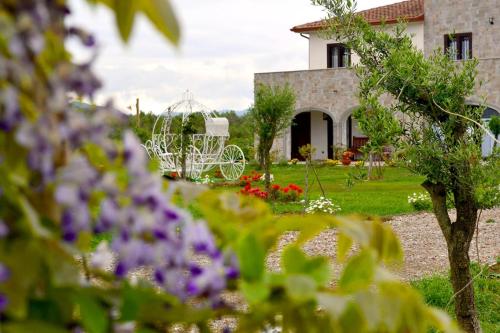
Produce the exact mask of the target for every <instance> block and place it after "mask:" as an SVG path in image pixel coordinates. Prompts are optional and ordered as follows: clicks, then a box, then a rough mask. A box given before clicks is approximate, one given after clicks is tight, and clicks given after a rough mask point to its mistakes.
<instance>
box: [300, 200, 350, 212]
mask: <svg viewBox="0 0 500 333" xmlns="http://www.w3.org/2000/svg"><path fill="white" fill-rule="evenodd" d="M341 210H342V208H340V206H339V205H336V204H334V203H333V201H332V200H331V199H328V198H324V197H320V198H319V199H317V200H311V201H310V202H309V205H308V206H307V207H306V214H315V213H322V214H330V215H334V214H336V213H338V212H340V211H341Z"/></svg>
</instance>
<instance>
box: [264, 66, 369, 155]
mask: <svg viewBox="0 0 500 333" xmlns="http://www.w3.org/2000/svg"><path fill="white" fill-rule="evenodd" d="M259 83H263V84H267V85H273V86H282V85H285V84H287V83H288V84H289V85H290V86H291V87H292V89H293V90H294V91H295V94H296V98H297V103H296V114H298V113H300V112H307V111H321V112H324V113H326V114H328V115H329V116H330V117H331V118H332V120H333V127H334V129H333V135H334V138H333V140H334V144H335V145H337V144H343V145H345V144H346V119H347V118H348V117H349V115H350V114H351V113H352V110H353V109H354V108H356V107H357V106H358V105H359V104H358V100H357V90H358V79H357V77H356V75H355V73H354V71H352V70H350V69H347V68H335V69H333V68H332V69H320V70H305V71H293V72H276V73H257V74H255V85H257V84H259ZM325 135H326V133H325ZM290 149H291V136H290V130H288V131H287V132H286V133H285V134H284V135H283V136H282V137H281V138H279V139H277V140H276V141H275V142H274V146H273V150H274V151H276V152H278V159H289V158H290V156H291V151H290Z"/></svg>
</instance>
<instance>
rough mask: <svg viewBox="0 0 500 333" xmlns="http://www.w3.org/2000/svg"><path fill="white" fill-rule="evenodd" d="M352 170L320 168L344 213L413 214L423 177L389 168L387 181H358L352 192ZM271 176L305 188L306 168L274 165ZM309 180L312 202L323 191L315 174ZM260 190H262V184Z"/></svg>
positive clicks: (285, 207)
mask: <svg viewBox="0 0 500 333" xmlns="http://www.w3.org/2000/svg"><path fill="white" fill-rule="evenodd" d="M353 169H354V168H347V167H342V166H336V167H331V166H318V167H317V172H318V175H319V179H320V181H321V183H322V185H323V188H324V189H325V192H326V196H327V197H328V198H331V199H333V200H334V202H336V203H337V204H339V205H340V207H342V214H352V213H360V214H367V215H378V216H393V215H399V214H404V213H410V212H413V211H414V210H413V208H412V207H411V206H410V205H409V204H408V201H407V200H408V195H409V194H412V193H413V192H418V191H423V188H422V187H421V186H420V184H421V183H422V182H423V178H422V177H419V176H416V175H414V174H412V173H411V172H410V171H408V170H406V169H402V168H391V167H388V168H386V169H385V175H384V179H382V180H375V181H361V182H357V183H356V185H354V187H352V188H351V189H349V188H347V186H346V180H347V178H348V174H349V171H350V170H353ZM251 170H253V169H252V168H251V167H248V168H247V170H246V171H247V172H246V174H248V173H249V172H250V171H251ZM272 173H273V175H274V183H276V184H280V185H288V184H290V183H294V184H297V185H299V186H302V187H304V185H305V176H304V174H305V166H304V165H286V166H283V165H274V166H273V168H272ZM310 179H311V181H312V182H313V184H312V187H311V199H317V198H319V197H320V196H321V191H320V188H319V186H318V183H317V182H316V180H315V179H314V176H313V174H311V175H310ZM260 187H261V188H262V187H263V185H260ZM239 189H240V188H239V187H226V188H224V189H219V190H229V191H235V192H236V191H238V190H239ZM274 211H275V213H278V214H283V213H297V212H300V211H302V206H301V205H300V204H298V203H276V204H275V205H274Z"/></svg>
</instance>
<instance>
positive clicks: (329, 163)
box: [325, 159, 340, 166]
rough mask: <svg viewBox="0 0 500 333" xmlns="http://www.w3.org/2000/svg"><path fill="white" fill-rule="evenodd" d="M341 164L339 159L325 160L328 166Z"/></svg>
mask: <svg viewBox="0 0 500 333" xmlns="http://www.w3.org/2000/svg"><path fill="white" fill-rule="evenodd" d="M339 164H340V161H339V160H331V159H328V160H326V161H325V165H328V166H337V165H339Z"/></svg>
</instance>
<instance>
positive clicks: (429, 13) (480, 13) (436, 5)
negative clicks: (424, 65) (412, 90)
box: [424, 0, 500, 111]
mask: <svg viewBox="0 0 500 333" xmlns="http://www.w3.org/2000/svg"><path fill="white" fill-rule="evenodd" d="M424 6H425V7H424V8H425V25H424V50H425V54H426V55H427V56H428V55H430V54H432V52H433V51H434V50H436V49H439V48H440V49H443V47H444V36H445V35H446V34H450V33H469V32H471V33H472V55H473V56H474V57H475V58H477V59H479V68H478V69H479V76H478V81H482V82H483V85H482V87H479V86H478V91H477V93H476V95H475V96H472V97H471V98H470V100H471V102H481V101H482V100H483V99H484V98H485V99H486V104H487V105H488V106H490V107H492V108H493V109H496V110H497V111H499V110H500V2H499V0H425V3H424ZM490 19H493V24H491V23H490Z"/></svg>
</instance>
